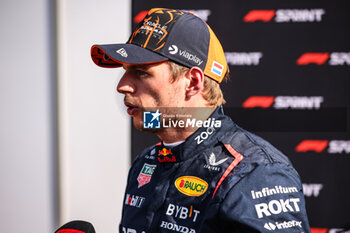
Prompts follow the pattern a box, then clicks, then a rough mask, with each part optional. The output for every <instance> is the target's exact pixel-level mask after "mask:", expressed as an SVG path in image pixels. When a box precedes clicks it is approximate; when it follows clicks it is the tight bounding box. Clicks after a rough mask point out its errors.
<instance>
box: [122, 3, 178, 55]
mask: <svg viewBox="0 0 350 233" xmlns="http://www.w3.org/2000/svg"><path fill="white" fill-rule="evenodd" d="M183 14H184V12H182V11H179V10H172V9H164V8H154V9H151V10H150V11H149V12H148V14H147V15H146V17H145V18H144V20H143V22H142V23H141V24H140V25H139V26H138V27H137V28H136V29H135V31H134V32H133V34H132V35H131V37H130V39H129V42H128V43H131V44H136V45H139V46H141V47H142V48H147V49H150V50H152V51H157V50H160V49H161V48H163V46H164V45H165V41H166V39H167V36H168V35H169V32H170V31H171V28H172V26H173V25H174V23H175V22H176V20H177V18H178V17H179V16H181V15H183Z"/></svg>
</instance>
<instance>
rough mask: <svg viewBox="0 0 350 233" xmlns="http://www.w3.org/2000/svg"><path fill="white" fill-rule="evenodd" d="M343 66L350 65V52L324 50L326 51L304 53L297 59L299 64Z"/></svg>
mask: <svg viewBox="0 0 350 233" xmlns="http://www.w3.org/2000/svg"><path fill="white" fill-rule="evenodd" d="M327 61H328V64H329V65H331V66H342V65H350V52H332V53H329V52H324V53H304V54H302V55H301V56H300V57H299V58H298V59H297V62H296V63H297V65H299V66H303V65H310V64H316V65H319V66H321V65H325V64H326V62H327Z"/></svg>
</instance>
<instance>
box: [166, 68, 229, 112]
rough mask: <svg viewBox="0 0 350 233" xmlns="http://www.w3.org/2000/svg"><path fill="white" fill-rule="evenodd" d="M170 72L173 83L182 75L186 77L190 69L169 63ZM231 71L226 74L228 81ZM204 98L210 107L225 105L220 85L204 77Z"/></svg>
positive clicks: (225, 78)
mask: <svg viewBox="0 0 350 233" xmlns="http://www.w3.org/2000/svg"><path fill="white" fill-rule="evenodd" d="M168 64H169V66H170V71H171V74H172V76H173V79H172V82H175V81H176V80H177V79H178V78H179V77H180V76H181V75H184V74H185V73H186V72H187V71H189V69H190V68H188V67H185V66H182V65H179V64H177V63H175V62H173V61H168ZM228 78H229V71H227V73H226V74H225V77H224V80H225V81H226V80H228ZM202 96H203V98H204V99H205V100H206V101H207V102H208V104H209V105H210V106H220V105H222V104H225V103H226V101H225V99H224V95H223V94H222V91H221V88H220V84H219V83H218V82H216V81H215V80H213V79H211V78H209V77H207V76H204V88H203V91H202Z"/></svg>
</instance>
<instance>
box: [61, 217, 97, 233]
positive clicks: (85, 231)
mask: <svg viewBox="0 0 350 233" xmlns="http://www.w3.org/2000/svg"><path fill="white" fill-rule="evenodd" d="M55 233H95V228H94V226H93V225H92V224H91V223H89V222H85V221H81V220H75V221H71V222H68V223H66V224H64V225H63V226H61V227H60V228H58V229H57V231H55Z"/></svg>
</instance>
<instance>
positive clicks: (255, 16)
mask: <svg viewBox="0 0 350 233" xmlns="http://www.w3.org/2000/svg"><path fill="white" fill-rule="evenodd" d="M325 13H326V11H325V10H324V9H277V10H267V9H265V10H262V9H260V10H251V11H249V12H248V13H247V14H246V15H245V16H244V17H243V21H244V22H246V23H254V22H257V21H262V22H265V23H267V22H270V21H272V19H274V21H275V22H276V23H289V22H292V23H305V22H321V21H322V17H323V15H324V14H325Z"/></svg>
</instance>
